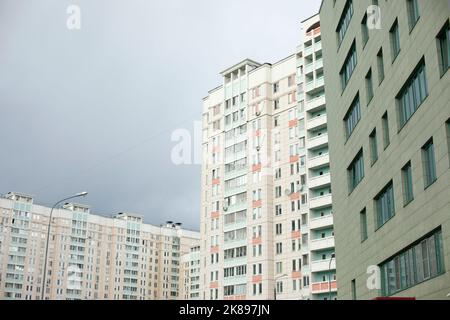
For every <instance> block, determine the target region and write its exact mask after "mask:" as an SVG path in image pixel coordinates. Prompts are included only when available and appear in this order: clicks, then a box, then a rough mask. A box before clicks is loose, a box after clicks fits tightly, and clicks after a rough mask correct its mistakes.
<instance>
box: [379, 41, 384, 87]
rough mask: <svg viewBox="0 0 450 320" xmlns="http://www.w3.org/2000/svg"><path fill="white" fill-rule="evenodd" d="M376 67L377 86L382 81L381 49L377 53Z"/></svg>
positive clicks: (382, 61) (382, 63) (382, 62)
mask: <svg viewBox="0 0 450 320" xmlns="http://www.w3.org/2000/svg"><path fill="white" fill-rule="evenodd" d="M377 66H378V84H381V83H382V82H383V80H384V60H383V49H380V51H378V54H377Z"/></svg>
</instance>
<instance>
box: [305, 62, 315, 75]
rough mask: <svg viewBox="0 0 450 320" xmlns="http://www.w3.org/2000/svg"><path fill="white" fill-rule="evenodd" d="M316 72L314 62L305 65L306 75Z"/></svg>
mask: <svg viewBox="0 0 450 320" xmlns="http://www.w3.org/2000/svg"><path fill="white" fill-rule="evenodd" d="M313 71H314V62H311V63H308V64H306V65H305V74H306V75H308V74H311V73H312V72H313Z"/></svg>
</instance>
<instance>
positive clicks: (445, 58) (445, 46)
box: [437, 21, 450, 76]
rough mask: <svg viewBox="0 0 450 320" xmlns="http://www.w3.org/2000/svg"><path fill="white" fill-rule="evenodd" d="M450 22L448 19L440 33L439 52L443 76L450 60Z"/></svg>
mask: <svg viewBox="0 0 450 320" xmlns="http://www.w3.org/2000/svg"><path fill="white" fill-rule="evenodd" d="M449 38H450V24H449V22H448V21H447V23H446V24H445V26H444V28H442V30H441V31H440V32H439V34H438V37H437V39H438V52H439V66H440V69H441V76H443V75H444V74H445V73H446V72H447V70H448V69H449V61H450V45H449V43H448V42H449Z"/></svg>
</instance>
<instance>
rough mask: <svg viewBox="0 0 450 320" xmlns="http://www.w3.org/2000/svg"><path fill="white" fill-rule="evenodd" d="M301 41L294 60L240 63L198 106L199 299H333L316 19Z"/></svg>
mask: <svg viewBox="0 0 450 320" xmlns="http://www.w3.org/2000/svg"><path fill="white" fill-rule="evenodd" d="M302 33H303V35H302V44H301V45H300V46H299V47H298V52H296V53H295V54H293V55H291V56H289V57H287V58H285V59H283V60H281V61H279V62H277V63H275V64H268V63H265V64H259V63H257V62H254V61H252V60H248V59H247V60H244V61H242V62H240V63H238V64H236V65H234V66H232V67H230V68H228V69H227V70H225V71H223V72H222V73H221V75H222V77H223V84H222V85H221V86H220V87H217V88H216V89H213V90H211V91H210V92H209V95H208V96H207V97H206V98H205V99H204V106H203V145H202V147H203V166H202V195H201V196H202V200H201V201H202V202H201V204H202V206H201V208H202V213H201V232H200V233H201V252H202V257H201V267H202V270H204V272H202V277H201V279H200V280H201V288H202V289H203V292H202V299H230V300H234V299H261V300H263V299H274V298H276V299H324V298H329V297H332V298H334V297H335V295H336V281H335V279H334V273H335V271H334V269H335V263H334V260H333V258H332V253H333V252H334V249H333V247H334V237H333V218H332V216H331V214H332V208H331V200H332V199H331V189H330V175H329V157H328V137H327V125H326V122H327V119H326V105H325V99H324V82H323V66H322V59H321V56H322V50H321V42H320V23H319V19H318V16H315V17H312V18H311V19H308V20H307V21H304V22H303V24H302ZM330 276H331V279H330V278H329V277H330ZM329 280H331V281H329ZM329 283H331V290H329Z"/></svg>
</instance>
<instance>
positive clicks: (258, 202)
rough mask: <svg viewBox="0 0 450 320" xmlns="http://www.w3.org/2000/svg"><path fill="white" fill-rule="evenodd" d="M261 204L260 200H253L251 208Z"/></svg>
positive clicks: (258, 206)
mask: <svg viewBox="0 0 450 320" xmlns="http://www.w3.org/2000/svg"><path fill="white" fill-rule="evenodd" d="M261 206H262V200H257V201H253V208H260V207H261Z"/></svg>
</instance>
